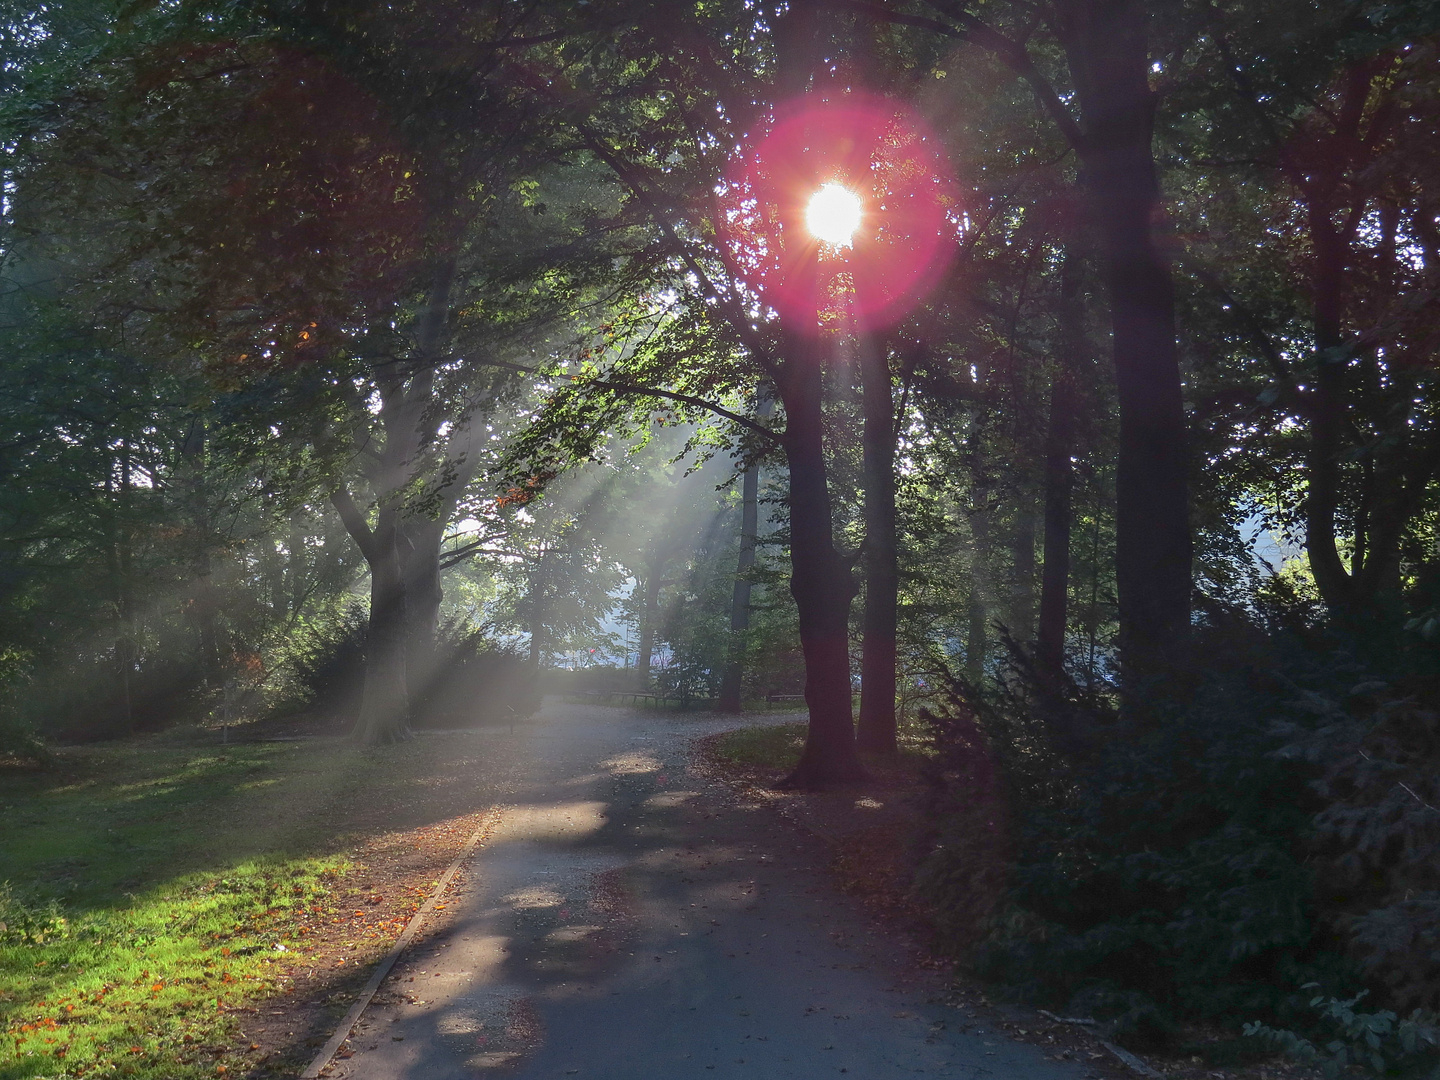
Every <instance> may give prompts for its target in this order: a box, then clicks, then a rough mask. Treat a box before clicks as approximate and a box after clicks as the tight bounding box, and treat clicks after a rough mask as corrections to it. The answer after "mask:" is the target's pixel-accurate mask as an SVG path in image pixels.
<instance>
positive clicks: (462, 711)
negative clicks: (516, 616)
mask: <svg viewBox="0 0 1440 1080" xmlns="http://www.w3.org/2000/svg"><path fill="white" fill-rule="evenodd" d="M540 693H541V691H540V676H539V672H537V671H536V670H535V668H534V666H533V665H531V664H530V663H529V662H528V661H527V660H526V658H525V657H523V656H521V655H520V654H519V653H517V652H515V651H514V650H512V649H507V648H504V647H503V646H498V645H496V644H495V643H494V642H493V641H491V640H490V639H489V638H488V637H487V636H486V634H485V633H484V632H483V631H481V630H477V629H471V628H467V627H465V626H464V625H462V624H460V623H456V622H452V623H449V624H447V625H446V626H444V627H442V628H441V633H440V634H439V636H438V640H437V641H436V643H435V668H434V673H433V675H432V676H431V679H430V683H429V685H428V686H423V687H416V688H412V690H411V702H412V706H413V708H414V710H415V718H414V723H415V725H416V726H417V727H433V728H467V727H485V726H488V725H495V724H513V723H515V722H516V721H517V720H523V719H524V718H525V717H527V716H530V715H531V714H532V713H534V712H535V710H536V709H538V708H539V707H540Z"/></svg>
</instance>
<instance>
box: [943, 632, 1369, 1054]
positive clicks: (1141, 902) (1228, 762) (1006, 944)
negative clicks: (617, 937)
mask: <svg viewBox="0 0 1440 1080" xmlns="http://www.w3.org/2000/svg"><path fill="white" fill-rule="evenodd" d="M1285 649H1286V646H1285V643H1284V642H1279V641H1274V642H1272V641H1269V640H1267V639H1264V638H1263V637H1261V636H1258V635H1254V634H1249V635H1246V634H1238V635H1237V634H1236V633H1235V631H1234V628H1233V627H1225V628H1217V629H1215V630H1213V631H1210V632H1208V633H1206V632H1200V633H1199V634H1198V635H1197V641H1196V643H1195V652H1196V667H1195V670H1196V671H1199V672H1204V673H1205V674H1204V675H1203V676H1196V677H1195V678H1194V679H1192V680H1191V681H1190V682H1189V683H1188V684H1187V685H1186V686H1185V687H1184V690H1183V693H1178V694H1172V695H1171V696H1170V697H1169V698H1168V699H1167V698H1162V697H1160V696H1159V695H1152V697H1151V699H1150V700H1149V701H1148V702H1147V705H1148V707H1147V708H1146V709H1145V710H1144V711H1143V712H1142V711H1140V710H1137V711H1136V714H1135V715H1132V716H1127V717H1126V718H1125V719H1123V720H1122V719H1121V718H1120V717H1119V716H1117V715H1116V714H1115V713H1114V712H1112V711H1111V710H1109V709H1108V708H1107V707H1106V706H1105V703H1104V702H1095V701H1089V702H1087V701H1085V700H1083V699H1082V698H1081V697H1080V696H1079V695H1078V694H1077V693H1074V692H1071V693H1069V694H1068V695H1062V694H1057V693H1056V691H1055V690H1054V689H1053V688H1052V689H1051V690H1050V691H1049V692H1042V691H1041V690H1040V688H1039V687H1038V686H1037V685H1036V683H1035V682H1034V681H1033V680H1030V679H1027V678H1026V676H1027V669H1026V668H1025V665H1024V663H1023V656H1021V657H1020V658H1019V662H1017V663H1016V664H1015V666H1014V668H1013V670H1012V672H1011V675H1010V677H1009V678H1008V679H1007V681H1006V682H1004V683H1002V685H1001V686H1000V688H999V689H998V690H996V691H992V692H981V691H980V690H979V689H978V688H976V687H973V686H970V685H968V684H966V683H964V682H963V680H956V679H953V678H952V679H951V680H950V685H951V688H952V689H951V694H950V702H951V704H950V707H949V708H947V709H946V710H944V714H943V715H940V716H936V717H935V718H934V719H933V725H934V729H935V738H936V744H937V748H938V750H939V756H938V758H937V759H936V764H935V772H934V777H933V781H932V796H931V807H932V811H933V812H934V813H935V815H936V818H937V826H936V836H935V842H934V847H933V849H932V850H931V852H930V854H929V856H928V858H927V859H926V860H925V863H924V865H923V866H922V869H921V873H920V878H919V881H918V887H919V888H920V890H921V891H922V892H923V893H924V894H925V895H926V897H927V898H928V899H930V900H931V901H932V902H933V903H935V904H937V905H938V906H940V907H941V908H942V909H943V910H944V911H945V915H944V916H942V929H943V930H944V931H945V933H946V934H947V936H948V940H949V941H950V943H951V945H952V947H953V948H954V949H955V950H956V951H957V952H961V953H963V954H964V955H965V956H966V957H967V958H968V960H969V962H970V963H971V964H972V965H973V967H974V968H975V969H976V970H977V971H978V972H979V973H981V974H982V975H985V976H987V977H990V978H993V979H996V980H1000V981H1003V982H1006V983H1009V984H1010V985H1011V986H1012V988H1013V989H1014V990H1015V991H1016V992H1017V993H1019V994H1021V995H1023V996H1026V997H1029V998H1032V999H1038V1000H1045V1001H1049V1002H1052V1003H1055V1004H1063V1005H1065V1006H1066V1007H1067V1009H1068V1010H1074V1011H1088V1012H1091V1013H1093V1014H1096V1015H1099V1016H1101V1017H1104V1018H1107V1019H1109V1020H1111V1021H1112V1023H1113V1025H1114V1029H1115V1034H1116V1036H1117V1037H1119V1038H1122V1039H1126V1038H1128V1039H1129V1041H1131V1042H1132V1043H1144V1042H1146V1041H1150V1042H1155V1041H1163V1040H1164V1039H1166V1038H1167V1037H1168V1035H1169V1033H1170V1031H1171V1030H1172V1028H1173V1025H1174V1023H1175V1021H1176V1020H1177V1019H1179V1018H1194V1017H1207V1018H1215V1019H1227V1020H1230V1021H1238V1020H1240V1019H1242V1018H1251V1017H1255V1016H1257V1015H1260V1016H1264V1017H1266V1018H1270V1019H1274V1018H1276V1017H1282V1018H1289V1017H1293V1016H1294V1015H1296V1010H1297V1009H1298V1008H1299V1007H1300V1005H1301V1003H1300V1000H1299V999H1298V998H1297V996H1296V995H1295V993H1294V991H1293V987H1295V986H1297V985H1298V984H1300V983H1302V982H1308V981H1315V982H1320V983H1322V984H1324V985H1326V986H1328V987H1330V988H1332V989H1333V988H1336V987H1338V986H1340V985H1344V983H1345V982H1346V981H1348V980H1351V979H1353V978H1354V977H1355V975H1354V969H1353V966H1352V965H1350V964H1348V963H1347V961H1346V960H1345V959H1344V957H1343V956H1342V955H1341V949H1340V948H1339V945H1340V942H1339V941H1338V939H1337V938H1336V937H1335V936H1334V934H1333V933H1331V932H1330V930H1329V927H1328V924H1327V923H1326V922H1325V921H1324V920H1323V919H1322V918H1321V912H1320V910H1319V893H1318V892H1317V888H1316V881H1315V869H1314V867H1313V865H1312V860H1311V859H1310V856H1311V854H1312V848H1311V847H1310V844H1311V842H1312V840H1313V837H1314V835H1315V824H1314V823H1315V819H1316V815H1317V813H1319V812H1321V811H1323V810H1324V808H1325V802H1324V800H1323V798H1322V793H1321V792H1320V791H1318V790H1316V789H1315V788H1313V787H1312V786H1311V785H1310V782H1311V781H1312V780H1314V779H1315V778H1316V775H1317V768H1316V766H1315V765H1313V764H1312V763H1311V762H1308V761H1306V760H1304V759H1303V757H1301V756H1297V755H1295V754H1286V753H1283V752H1282V751H1284V749H1285V748H1286V746H1287V745H1289V743H1290V742H1292V741H1293V738H1294V733H1293V731H1290V732H1287V730H1286V729H1283V728H1282V727H1281V726H1280V725H1279V724H1278V723H1277V722H1278V721H1280V720H1289V721H1291V722H1292V723H1296V724H1303V723H1304V722H1305V721H1306V720H1307V718H1308V715H1307V714H1306V713H1305V712H1304V710H1303V708H1301V707H1300V706H1299V705H1298V704H1297V698H1296V686H1297V684H1296V681H1295V679H1294V678H1292V677H1291V676H1297V677H1298V676H1299V675H1300V674H1301V673H1302V672H1304V673H1312V674H1313V673H1314V672H1317V671H1323V670H1324V669H1325V667H1326V665H1325V663H1324V662H1323V658H1319V657H1309V658H1303V657H1297V656H1296V655H1282V654H1283V653H1285ZM1287 663H1288V664H1290V665H1291V667H1290V675H1285V674H1284V672H1283V671H1282V670H1281V669H1282V668H1284V667H1285V665H1286V664H1287ZM1329 666H1330V668H1331V669H1332V670H1337V669H1338V668H1337V665H1334V664H1331V665H1329ZM1312 726H1313V725H1312ZM1060 747H1064V752H1063V753H1062V752H1061V750H1060V749H1059V748H1060ZM1351 985H1353V983H1351Z"/></svg>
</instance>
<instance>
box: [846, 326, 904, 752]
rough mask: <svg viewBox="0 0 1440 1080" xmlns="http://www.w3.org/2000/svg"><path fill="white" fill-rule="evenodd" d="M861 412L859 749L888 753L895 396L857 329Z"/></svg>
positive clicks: (891, 737) (895, 581) (894, 589)
mask: <svg viewBox="0 0 1440 1080" xmlns="http://www.w3.org/2000/svg"><path fill="white" fill-rule="evenodd" d="M859 345H860V349H859V351H860V356H859V360H860V385H861V402H862V411H863V413H864V428H863V436H862V440H863V468H864V474H865V615H864V624H863V628H864V637H863V638H862V640H861V647H860V723H859V730H858V732H857V734H856V743H857V745H858V747H859V748H860V749H861V750H864V751H867V752H870V753H877V754H893V753H894V752H895V749H896V743H895V659H896V644H895V643H896V636H897V635H896V617H897V613H898V610H899V594H900V562H899V554H898V542H897V539H896V526H895V401H894V397H893V394H892V390H891V385H890V365H889V364H888V362H887V360H886V356H885V349H884V347H883V345H882V344H881V343H880V342H878V341H876V340H875V339H874V338H873V337H872V336H871V335H869V334H867V333H866V332H865V331H864V329H863V328H861V329H860V331H859Z"/></svg>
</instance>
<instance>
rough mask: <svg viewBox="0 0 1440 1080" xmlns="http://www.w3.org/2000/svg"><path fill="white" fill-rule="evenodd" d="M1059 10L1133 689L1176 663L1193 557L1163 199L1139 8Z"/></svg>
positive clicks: (1092, 0)
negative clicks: (1107, 324)
mask: <svg viewBox="0 0 1440 1080" xmlns="http://www.w3.org/2000/svg"><path fill="white" fill-rule="evenodd" d="M1063 13H1064V16H1065V18H1066V20H1067V25H1066V28H1065V33H1064V37H1065V45H1066V50H1067V53H1068V54H1069V59H1070V67H1071V71H1072V74H1073V75H1074V81H1075V85H1076V88H1077V90H1078V92H1079V98H1080V106H1081V116H1082V119H1083V123H1084V129H1085V130H1084V137H1083V140H1082V142H1081V145H1080V150H1081V156H1082V160H1083V162H1084V166H1085V173H1086V177H1085V178H1086V182H1087V185H1088V187H1089V192H1090V197H1091V201H1092V206H1093V209H1094V216H1095V221H1096V224H1097V226H1098V227H1099V231H1100V234H1101V236H1102V238H1103V240H1104V252H1105V262H1106V277H1107V279H1108V284H1109V290H1110V310H1111V325H1112V330H1113V335H1114V337H1113V349H1114V359H1115V376H1116V388H1117V391H1118V396H1119V405H1120V439H1119V453H1118V459H1117V475H1116V506H1115V578H1116V588H1117V592H1118V598H1119V605H1120V650H1121V662H1122V664H1123V666H1124V669H1125V672H1126V675H1125V678H1126V682H1127V684H1128V685H1132V686H1133V685H1135V680H1136V679H1142V678H1145V677H1147V676H1151V675H1155V674H1159V673H1162V672H1163V670H1164V669H1165V667H1166V666H1167V665H1168V664H1172V663H1174V662H1176V661H1177V660H1178V659H1179V653H1180V650H1181V647H1182V644H1183V642H1184V640H1185V638H1186V637H1187V636H1188V632H1189V625H1190V589H1191V559H1192V543H1191V536H1190V521H1189V476H1188V470H1189V462H1188V458H1187V446H1186V436H1185V429H1186V417H1185V406H1184V400H1183V395H1182V390H1181V380H1180V366H1179V357H1178V353H1177V348H1176V341H1175V288H1174V281H1173V279H1172V276H1171V272H1170V267H1169V264H1168V263H1167V261H1166V260H1165V259H1164V257H1163V256H1162V255H1161V252H1160V249H1159V247H1158V245H1157V243H1156V240H1155V235H1154V223H1155V221H1156V220H1157V218H1158V217H1159V215H1160V213H1161V205H1160V197H1159V184H1158V181H1157V176H1156V169H1155V159H1154V154H1153V151H1152V146H1151V144H1152V138H1153V131H1154V109H1155V96H1154V94H1153V92H1152V91H1151V89H1150V85H1149V77H1150V58H1149V53H1148V50H1147V47H1146V20H1147V19H1148V17H1149V15H1148V12H1147V10H1146V7H1145V5H1144V4H1142V3H1141V2H1140V0H1070V2H1069V3H1067V4H1066V5H1065V6H1064V8H1063ZM1131 676H1134V678H1133V679H1132V678H1131Z"/></svg>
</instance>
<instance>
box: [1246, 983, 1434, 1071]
mask: <svg viewBox="0 0 1440 1080" xmlns="http://www.w3.org/2000/svg"><path fill="white" fill-rule="evenodd" d="M1311 985H1313V984H1311ZM1302 989H1305V988H1302ZM1367 993H1368V991H1366V990H1362V991H1360V993H1358V994H1356V995H1355V996H1354V997H1352V998H1350V999H1349V1000H1348V1001H1341V1000H1339V999H1338V998H1333V997H1331V998H1327V997H1324V996H1318V997H1314V998H1311V999H1310V1008H1311V1009H1313V1010H1315V1011H1316V1012H1317V1013H1318V1020H1317V1022H1316V1023H1314V1024H1312V1025H1311V1026H1312V1028H1313V1029H1314V1034H1315V1037H1316V1038H1318V1039H1321V1040H1323V1041H1322V1044H1321V1045H1320V1046H1317V1045H1316V1044H1315V1043H1314V1042H1312V1041H1311V1040H1310V1039H1307V1038H1305V1036H1303V1035H1300V1034H1297V1033H1296V1032H1294V1031H1289V1030H1285V1029H1277V1028H1273V1027H1270V1026H1269V1025H1268V1024H1265V1023H1262V1022H1260V1021H1254V1022H1252V1023H1249V1024H1246V1025H1245V1034H1246V1035H1249V1036H1251V1037H1254V1038H1257V1039H1259V1040H1261V1041H1263V1042H1265V1043H1268V1044H1269V1045H1270V1046H1272V1047H1274V1048H1275V1049H1277V1050H1279V1051H1281V1052H1282V1053H1284V1054H1285V1055H1286V1056H1287V1057H1289V1058H1292V1059H1293V1060H1295V1061H1298V1062H1299V1063H1300V1064H1302V1065H1310V1066H1315V1067H1318V1068H1319V1069H1320V1070H1321V1072H1323V1073H1324V1075H1325V1076H1326V1077H1327V1080H1337V1078H1338V1077H1340V1076H1342V1075H1344V1074H1345V1073H1346V1072H1348V1071H1349V1070H1350V1069H1352V1068H1355V1067H1359V1068H1361V1069H1363V1070H1364V1071H1366V1072H1369V1073H1373V1074H1374V1075H1376V1076H1402V1077H1410V1076H1414V1077H1427V1078H1431V1080H1433V1078H1435V1077H1440V1028H1437V1027H1436V1020H1437V1018H1436V1016H1435V1015H1434V1014H1433V1013H1426V1012H1424V1011H1422V1010H1420V1009H1416V1010H1414V1011H1413V1012H1412V1013H1411V1014H1410V1015H1409V1016H1408V1017H1407V1018H1405V1019H1403V1020H1402V1019H1400V1018H1399V1017H1398V1016H1397V1015H1396V1014H1395V1013H1393V1012H1391V1011H1390V1010H1389V1009H1381V1010H1380V1011H1378V1012H1373V1013H1365V1012H1357V1011H1356V1010H1355V1006H1356V1005H1358V1004H1359V1003H1360V1000H1361V999H1362V998H1364V997H1365V996H1366V994H1367Z"/></svg>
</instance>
